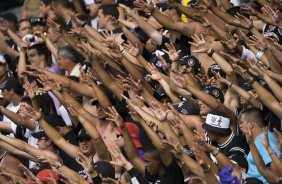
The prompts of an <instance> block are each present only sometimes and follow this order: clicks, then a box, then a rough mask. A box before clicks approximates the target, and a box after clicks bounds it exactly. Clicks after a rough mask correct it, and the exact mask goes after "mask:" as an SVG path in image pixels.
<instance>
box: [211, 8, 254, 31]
mask: <svg viewBox="0 0 282 184" xmlns="http://www.w3.org/2000/svg"><path fill="white" fill-rule="evenodd" d="M211 11H212V12H213V13H214V14H215V15H217V16H218V17H219V18H221V19H222V20H224V21H225V22H227V23H228V24H231V25H233V26H236V27H240V28H243V29H250V27H248V26H245V25H243V24H241V22H240V20H238V19H236V18H235V17H233V16H232V15H229V14H227V13H225V12H223V11H221V10H220V9H219V8H218V7H215V6H211Z"/></svg>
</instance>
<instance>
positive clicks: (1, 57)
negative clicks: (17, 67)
mask: <svg viewBox="0 0 282 184" xmlns="http://www.w3.org/2000/svg"><path fill="white" fill-rule="evenodd" d="M4 64H6V59H5V58H4V57H3V56H2V55H0V65H4Z"/></svg>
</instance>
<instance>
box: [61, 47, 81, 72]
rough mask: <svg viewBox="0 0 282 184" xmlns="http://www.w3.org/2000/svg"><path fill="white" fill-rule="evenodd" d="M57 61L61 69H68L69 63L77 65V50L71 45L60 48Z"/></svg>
mask: <svg viewBox="0 0 282 184" xmlns="http://www.w3.org/2000/svg"><path fill="white" fill-rule="evenodd" d="M57 61H58V67H59V69H60V70H66V69H67V68H68V67H69V65H76V63H78V60H77V55H76V51H75V50H74V49H73V48H72V47H70V46H65V47H61V48H59V49H58V59H57Z"/></svg>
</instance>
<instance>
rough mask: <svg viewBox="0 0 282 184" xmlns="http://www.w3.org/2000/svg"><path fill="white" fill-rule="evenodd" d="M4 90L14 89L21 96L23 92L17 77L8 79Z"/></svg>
mask: <svg viewBox="0 0 282 184" xmlns="http://www.w3.org/2000/svg"><path fill="white" fill-rule="evenodd" d="M4 89H7V90H10V89H13V90H14V91H15V92H16V93H17V94H18V95H21V94H22V92H23V90H22V87H21V85H20V82H19V80H18V78H16V77H8V79H7V82H6V84H5V87H4Z"/></svg>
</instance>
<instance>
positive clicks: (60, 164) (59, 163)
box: [54, 162, 63, 169]
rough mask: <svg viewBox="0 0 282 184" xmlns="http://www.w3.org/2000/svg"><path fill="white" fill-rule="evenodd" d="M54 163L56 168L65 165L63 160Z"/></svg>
mask: <svg viewBox="0 0 282 184" xmlns="http://www.w3.org/2000/svg"><path fill="white" fill-rule="evenodd" d="M54 165H55V168H56V169H60V167H62V166H63V164H62V163H61V162H56V163H55V164H54Z"/></svg>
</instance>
